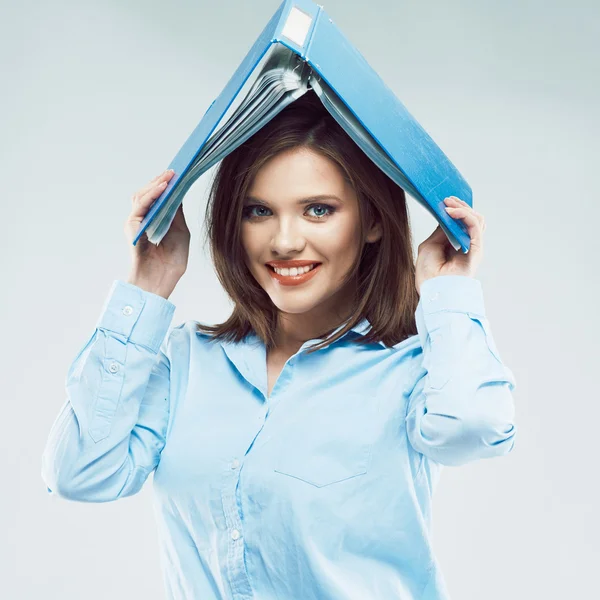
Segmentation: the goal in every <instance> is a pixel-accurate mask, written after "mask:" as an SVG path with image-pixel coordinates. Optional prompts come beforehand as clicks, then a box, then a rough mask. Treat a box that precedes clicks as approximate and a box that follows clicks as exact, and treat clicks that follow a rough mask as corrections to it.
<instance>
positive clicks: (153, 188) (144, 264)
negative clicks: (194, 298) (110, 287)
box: [125, 170, 190, 298]
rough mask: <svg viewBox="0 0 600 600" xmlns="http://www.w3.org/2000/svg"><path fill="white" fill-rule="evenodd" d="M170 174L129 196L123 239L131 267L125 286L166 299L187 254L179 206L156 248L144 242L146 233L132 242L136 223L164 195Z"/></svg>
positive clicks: (184, 266) (187, 234)
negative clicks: (134, 243) (126, 242)
mask: <svg viewBox="0 0 600 600" xmlns="http://www.w3.org/2000/svg"><path fill="white" fill-rule="evenodd" d="M173 174H174V171H172V170H168V171H164V172H163V173H161V174H160V175H158V176H157V177H155V178H154V179H152V181H150V182H149V183H148V184H147V185H145V186H144V187H143V188H141V189H139V190H138V191H137V192H136V193H135V194H133V196H132V199H131V200H132V210H131V213H130V215H129V217H128V218H127V222H126V223H125V237H126V238H127V241H128V243H129V249H130V251H131V258H132V265H131V272H130V275H129V279H128V283H132V284H133V285H137V286H138V287H141V288H142V289H144V290H146V291H149V292H152V293H154V294H158V295H160V296H162V297H163V298H168V297H169V296H170V294H171V292H172V291H173V290H174V289H175V286H176V285H177V282H178V281H179V280H180V279H181V277H182V276H183V274H184V273H185V271H186V269H187V263H188V257H189V252H190V230H189V229H188V226H187V224H186V222H185V217H184V215H183V204H181V205H179V208H178V209H177V212H176V213H175V218H174V219H173V222H172V223H171V226H170V227H169V231H167V233H166V234H165V236H164V237H163V239H162V240H161V241H160V243H159V244H158V246H156V245H154V244H152V243H150V242H149V241H148V236H147V235H146V232H145V231H144V233H143V234H142V236H141V237H140V239H139V240H138V241H137V244H136V245H135V246H134V245H133V240H134V239H135V236H136V235H137V232H138V231H139V228H140V223H141V222H142V221H143V220H144V217H145V216H146V214H147V213H148V211H149V210H150V207H151V206H152V204H153V203H154V201H155V200H156V199H157V198H158V197H159V196H160V195H161V194H162V193H163V192H164V190H165V188H166V187H167V183H168V182H169V181H170V179H171V178H172V177H173Z"/></svg>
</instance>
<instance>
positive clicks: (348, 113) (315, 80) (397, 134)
mask: <svg viewBox="0 0 600 600" xmlns="http://www.w3.org/2000/svg"><path fill="white" fill-rule="evenodd" d="M308 90H313V91H314V92H315V93H316V94H317V96H318V97H319V98H320V100H321V101H322V103H323V106H324V107H325V108H326V109H327V111H328V112H329V113H330V114H331V115H332V116H333V117H334V118H335V120H336V121H337V122H338V123H339V125H340V126H341V127H342V128H343V129H344V131H345V132H346V133H347V134H348V135H349V137H350V138H351V139H352V140H354V142H355V143H356V144H357V145H358V146H359V147H360V148H361V149H362V150H363V152H364V153H365V154H366V155H367V156H368V157H369V158H370V159H371V160H372V161H373V162H374V163H375V164H376V165H377V166H378V167H379V168H380V169H381V170H382V171H383V172H384V173H386V175H388V177H390V179H392V180H393V181H394V182H395V183H397V184H398V185H399V186H400V187H401V188H403V189H404V190H405V192H407V193H408V194H409V195H410V196H411V197H413V198H414V199H415V200H416V201H417V202H419V203H420V204H421V205H422V206H424V207H425V209H427V210H428V211H429V213H430V214H431V215H432V216H433V217H434V218H435V219H436V220H437V221H438V223H439V224H440V226H441V228H442V229H443V231H444V233H445V234H446V237H447V238H448V240H449V241H450V243H451V244H452V246H453V247H454V248H455V249H456V250H461V251H462V252H463V253H467V252H468V250H469V247H470V238H469V235H468V233H467V229H466V226H465V225H464V224H463V223H462V222H461V221H458V220H455V219H453V218H452V217H451V216H450V215H448V214H447V213H446V211H445V208H444V198H447V197H448V196H458V197H459V198H460V199H461V200H464V201H465V202H466V203H467V204H469V205H470V206H473V198H472V191H471V187H470V186H469V184H468V183H467V182H466V181H465V179H464V178H463V177H462V175H461V174H460V173H459V172H458V170H457V169H456V168H455V167H454V165H453V164H452V163H451V162H450V160H449V159H448V157H447V156H446V155H445V154H444V153H443V152H442V151H441V150H440V148H439V147H438V146H437V145H436V144H435V142H434V141H433V140H432V139H431V137H430V136H429V135H428V134H427V132H426V131H425V130H424V129H423V127H422V126H421V125H420V124H419V123H418V122H417V121H416V120H415V119H414V117H413V116H412V115H411V114H410V113H409V112H408V111H407V109H406V108H405V107H404V105H403V104H402V103H401V102H400V100H398V98H397V97H396V96H395V94H394V93H393V92H392V91H391V90H390V88H388V87H387V86H386V84H385V83H384V82H383V80H382V79H381V78H380V77H379V75H378V74H377V73H376V72H375V71H374V70H373V69H372V68H371V67H370V66H369V64H368V63H367V61H366V60H365V59H364V57H363V56H362V55H361V54H360V52H359V51H358V50H357V49H356V48H355V47H354V46H353V45H352V44H351V43H350V42H349V41H348V40H347V39H346V37H345V36H344V35H343V33H342V32H341V31H340V30H339V29H338V28H337V26H336V25H335V24H334V22H333V21H332V20H331V19H330V18H329V16H328V15H327V13H326V12H325V10H324V9H323V7H322V6H320V5H317V4H315V3H314V2H312V1H311V0H285V1H284V2H283V3H282V4H281V5H280V6H279V8H278V9H277V12H276V13H275V14H274V15H273V17H272V18H271V20H270V21H269V22H268V23H267V25H266V27H265V28H264V30H263V31H262V33H261V34H260V36H259V37H258V39H257V40H256V41H255V42H254V45H253V46H252V47H251V48H250V50H249V52H248V54H247V55H246V57H245V58H244V60H243V61H242V62H241V64H240V65H239V66H238V68H237V70H236V71H235V73H234V74H233V75H232V77H231V79H230V80H229V81H228V83H227V85H226V86H225V88H224V89H223V90H222V91H221V93H220V94H219V96H218V97H217V98H216V99H215V100H214V101H213V102H212V104H211V105H210V106H209V108H208V110H207V111H206V113H205V114H204V116H203V117H202V119H201V121H200V123H198V125H197V126H196V128H195V129H194V131H193V132H192V133H191V135H190V136H189V138H188V139H187V140H186V142H185V143H184V145H183V146H182V147H181V149H180V150H179V152H178V153H177V155H176V156H175V158H174V159H173V160H172V161H171V164H170V165H169V167H168V168H169V169H173V170H174V175H173V177H172V178H171V180H170V181H169V184H168V185H167V187H166V189H165V190H164V191H163V193H162V194H161V196H160V197H159V198H157V199H156V201H155V202H154V204H153V205H152V207H151V208H150V210H149V211H148V213H147V214H146V217H145V218H144V220H143V221H142V222H141V223H140V227H139V230H138V233H137V234H136V237H135V239H134V241H133V245H134V246H135V245H136V243H137V241H138V240H139V238H140V237H141V236H142V235H143V233H144V232H146V235H147V237H148V240H149V241H150V242H151V243H153V244H159V243H160V241H161V240H162V238H163V237H164V236H165V234H166V233H167V231H168V230H169V227H170V226H171V223H172V221H173V219H174V218H175V214H176V212H177V209H178V208H179V206H180V204H181V203H182V202H183V198H184V196H185V194H186V193H187V191H188V190H189V188H190V187H191V186H192V185H193V183H194V182H195V181H196V180H197V179H198V178H199V177H200V176H201V175H202V174H203V173H205V172H206V171H207V170H208V169H210V168H211V167H212V166H214V165H215V164H216V163H217V162H219V161H220V160H221V159H223V158H224V157H225V156H227V155H228V154H229V153H230V152H232V151H233V150H235V149H236V148H238V147H239V146H240V145H241V144H243V143H244V142H245V141H246V140H247V139H249V138H250V137H251V136H252V135H253V134H254V133H256V132H257V131H258V130H259V129H260V128H261V127H263V126H264V125H265V124H266V123H267V122H268V121H270V120H271V119H272V118H273V117H275V115H277V114H278V113H279V112H280V111H281V110H283V109H284V108H285V107H286V106H287V105H289V104H290V103H291V102H294V101H295V100H297V99H298V98H300V97H301V96H302V95H303V94H305V93H306V92H307V91H308ZM365 90H369V93H368V94H366V93H365Z"/></svg>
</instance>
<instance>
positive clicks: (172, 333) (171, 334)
mask: <svg viewBox="0 0 600 600" xmlns="http://www.w3.org/2000/svg"><path fill="white" fill-rule="evenodd" d="M199 324H200V325H205V324H206V323H203V322H201V321H194V320H189V321H184V322H183V323H180V324H178V325H175V326H172V327H170V328H169V331H168V333H167V336H166V338H165V342H164V347H166V350H167V352H168V353H169V354H172V355H173V354H176V353H178V352H181V351H182V350H184V349H186V350H188V349H190V348H191V347H195V346H200V347H201V348H206V349H209V348H212V347H215V346H218V345H219V344H218V343H211V339H212V336H211V335H209V334H207V333H204V332H202V331H199V330H198V325H199Z"/></svg>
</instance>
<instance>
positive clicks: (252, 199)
mask: <svg viewBox="0 0 600 600" xmlns="http://www.w3.org/2000/svg"><path fill="white" fill-rule="evenodd" d="M324 200H337V201H338V202H340V203H342V204H343V201H342V200H341V198H338V197H337V196H334V195H333V194H319V195H317V196H309V197H308V198H301V199H300V200H298V202H297V204H299V205H300V206H303V205H304V204H310V203H311V202H323V201H324ZM244 201H245V202H258V203H260V204H266V205H268V204H269V203H268V202H267V201H266V200H261V199H260V198H257V197H256V196H246V198H245V199H244Z"/></svg>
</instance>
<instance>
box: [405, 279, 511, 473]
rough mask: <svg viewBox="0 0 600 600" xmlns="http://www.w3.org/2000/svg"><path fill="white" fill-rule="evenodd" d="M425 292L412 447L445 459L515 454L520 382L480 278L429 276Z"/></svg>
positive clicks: (419, 315) (410, 416) (419, 314)
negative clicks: (488, 311)
mask: <svg viewBox="0 0 600 600" xmlns="http://www.w3.org/2000/svg"><path fill="white" fill-rule="evenodd" d="M420 292H421V295H420V300H419V304H418V306H417V310H416V314H415V316H416V323H417V331H418V335H419V338H420V341H421V346H422V348H423V353H422V355H421V360H422V363H421V364H420V365H419V372H418V375H417V378H416V384H415V386H414V388H413V389H412V391H411V392H410V396H409V402H408V407H407V414H406V419H405V421H406V428H407V434H408V438H409V440H410V443H411V445H412V446H413V448H414V449H415V450H416V451H418V452H420V453H422V454H423V455H425V456H426V457H428V458H431V459H433V460H435V461H437V462H439V463H441V464H443V465H455V466H456V465H462V464H465V463H467V462H470V461H473V460H476V459H479V458H490V457H493V456H499V455H504V454H508V453H509V452H510V451H511V450H512V449H513V446H514V443H515V435H516V425H515V424H514V413H515V407H514V401H513V396H512V392H513V390H514V389H515V387H516V382H515V378H514V375H513V373H512V372H511V371H510V369H508V367H506V366H505V365H504V364H503V363H502V360H501V358H500V355H499V353H498V349H497V348H496V345H495V343H494V340H493V338H492V333H491V330H490V325H489V323H488V320H487V319H486V316H485V309H484V303H483V293H482V289H481V283H480V282H479V280H477V279H474V278H472V277H467V276H459V275H444V276H438V277H433V278H431V279H427V280H426V281H424V282H423V284H422V285H421V290H420Z"/></svg>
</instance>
